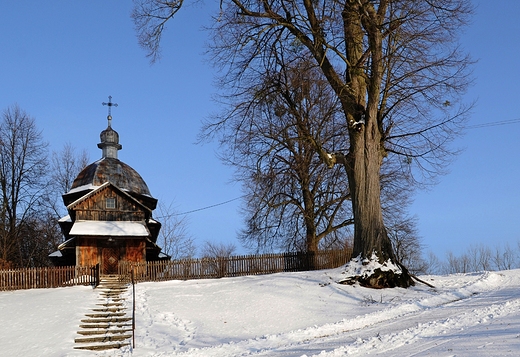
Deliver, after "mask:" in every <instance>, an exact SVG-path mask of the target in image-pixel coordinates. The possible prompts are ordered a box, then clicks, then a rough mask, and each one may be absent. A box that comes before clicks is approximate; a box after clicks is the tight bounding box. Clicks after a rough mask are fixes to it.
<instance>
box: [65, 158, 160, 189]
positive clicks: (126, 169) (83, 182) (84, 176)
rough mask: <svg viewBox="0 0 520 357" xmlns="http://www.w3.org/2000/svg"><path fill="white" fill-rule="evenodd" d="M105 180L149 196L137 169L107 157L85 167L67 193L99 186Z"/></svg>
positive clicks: (121, 187)
mask: <svg viewBox="0 0 520 357" xmlns="http://www.w3.org/2000/svg"><path fill="white" fill-rule="evenodd" d="M106 182H110V183H112V184H113V185H115V186H117V187H118V188H120V189H121V190H124V191H128V192H131V193H134V194H138V195H145V196H150V197H151V194H150V190H149V189H148V186H147V185H146V183H145V182H144V180H143V178H142V177H141V175H139V174H138V173H137V171H135V170H134V169H133V168H132V167H130V166H129V165H127V164H125V163H124V162H122V161H120V160H119V159H115V158H108V157H105V158H102V159H101V160H98V161H96V162H93V163H92V164H90V165H88V166H87V167H85V168H84V169H83V170H82V171H81V172H80V173H79V175H78V176H77V177H76V179H75V180H74V182H73V183H72V186H71V190H70V191H69V193H72V192H74V191H80V190H81V191H82V189H83V188H86V189H88V188H89V187H90V188H93V187H97V186H101V185H103V184H104V183H106Z"/></svg>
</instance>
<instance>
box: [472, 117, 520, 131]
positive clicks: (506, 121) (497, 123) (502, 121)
mask: <svg viewBox="0 0 520 357" xmlns="http://www.w3.org/2000/svg"><path fill="white" fill-rule="evenodd" d="M516 123H520V118H517V119H509V120H501V121H493V122H489V123H482V124H475V125H469V126H467V127H466V129H478V128H486V127H488V126H498V125H508V124H516Z"/></svg>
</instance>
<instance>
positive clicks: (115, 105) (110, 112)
mask: <svg viewBox="0 0 520 357" xmlns="http://www.w3.org/2000/svg"><path fill="white" fill-rule="evenodd" d="M101 104H102V105H107V106H108V116H107V118H108V126H111V125H110V124H111V121H112V107H117V103H112V96H111V95H109V96H108V103H105V102H103V103H101Z"/></svg>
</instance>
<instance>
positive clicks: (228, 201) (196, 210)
mask: <svg viewBox="0 0 520 357" xmlns="http://www.w3.org/2000/svg"><path fill="white" fill-rule="evenodd" d="M243 197H245V195H244V196H240V197H235V198H233V199H231V200H227V201H224V202H220V203H216V204H214V205H211V206H206V207H202V208H197V209H194V210H191V211H186V212H182V213H172V214H169V215H165V216H161V217H157V218H159V219H160V218H165V217H173V216H184V215H186V214H190V213H195V212H199V211H204V210H207V209H210V208H214V207H218V206H222V205H225V204H226V203H230V202H233V201H236V200H239V199H241V198H243Z"/></svg>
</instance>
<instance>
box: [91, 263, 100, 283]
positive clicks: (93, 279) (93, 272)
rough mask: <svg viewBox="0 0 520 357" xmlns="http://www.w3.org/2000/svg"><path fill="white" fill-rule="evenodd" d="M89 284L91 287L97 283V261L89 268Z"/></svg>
mask: <svg viewBox="0 0 520 357" xmlns="http://www.w3.org/2000/svg"><path fill="white" fill-rule="evenodd" d="M90 285H92V287H93V288H95V287H96V286H98V285H99V263H97V264H96V265H94V266H93V267H91V268H90Z"/></svg>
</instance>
